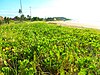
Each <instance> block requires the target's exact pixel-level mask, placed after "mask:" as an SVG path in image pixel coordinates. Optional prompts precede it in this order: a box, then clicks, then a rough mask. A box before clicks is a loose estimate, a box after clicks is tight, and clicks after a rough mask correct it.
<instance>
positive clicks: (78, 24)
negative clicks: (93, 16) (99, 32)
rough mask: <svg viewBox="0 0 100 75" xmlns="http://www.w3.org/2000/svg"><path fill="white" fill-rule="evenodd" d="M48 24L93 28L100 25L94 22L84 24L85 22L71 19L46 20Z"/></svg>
mask: <svg viewBox="0 0 100 75" xmlns="http://www.w3.org/2000/svg"><path fill="white" fill-rule="evenodd" d="M47 23H49V24H58V25H60V26H71V27H78V28H93V29H100V25H95V24H85V23H78V22H72V21H48V22H47Z"/></svg>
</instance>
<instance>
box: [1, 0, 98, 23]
mask: <svg viewBox="0 0 100 75" xmlns="http://www.w3.org/2000/svg"><path fill="white" fill-rule="evenodd" d="M19 3H20V0H0V15H1V16H9V17H14V16H16V15H18V16H19V13H18V10H19V8H20V4H19ZM22 4H23V14H24V15H25V16H26V15H28V14H30V9H29V7H30V6H31V12H32V14H31V15H32V16H38V17H56V16H63V17H67V18H71V19H75V20H80V21H88V22H89V21H90V22H93V21H95V22H100V0H22Z"/></svg>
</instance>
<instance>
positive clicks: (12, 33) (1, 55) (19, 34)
mask: <svg viewBox="0 0 100 75" xmlns="http://www.w3.org/2000/svg"><path fill="white" fill-rule="evenodd" d="M0 72H1V73H2V75H3V74H4V75H99V74H100V33H99V31H98V33H97V32H96V31H95V30H93V29H78V28H72V27H62V26H57V25H52V24H46V23H42V22H41V23H40V22H39V23H20V24H14V25H9V26H8V25H4V26H0Z"/></svg>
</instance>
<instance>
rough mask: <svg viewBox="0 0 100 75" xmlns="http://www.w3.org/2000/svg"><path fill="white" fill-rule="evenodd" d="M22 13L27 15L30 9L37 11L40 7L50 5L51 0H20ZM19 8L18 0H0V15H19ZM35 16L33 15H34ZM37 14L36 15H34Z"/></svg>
mask: <svg viewBox="0 0 100 75" xmlns="http://www.w3.org/2000/svg"><path fill="white" fill-rule="evenodd" d="M21 1H22V8H23V14H25V15H28V14H29V12H30V9H29V7H31V11H33V12H35V13H36V12H37V11H36V10H39V9H41V8H45V7H47V6H49V5H52V2H53V0H21ZM19 9H20V0H0V15H1V16H9V17H13V16H16V15H19V13H18V10H19ZM34 16H35V15H34ZM36 16H38V15H36Z"/></svg>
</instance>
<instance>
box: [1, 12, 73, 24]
mask: <svg viewBox="0 0 100 75" xmlns="http://www.w3.org/2000/svg"><path fill="white" fill-rule="evenodd" d="M66 20H71V19H68V18H65V17H47V18H40V17H31V16H29V15H27V17H26V16H24V15H23V14H22V15H20V17H19V16H15V17H13V18H9V17H4V18H3V17H2V16H0V24H5V23H6V24H9V23H10V21H18V22H23V21H66Z"/></svg>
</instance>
